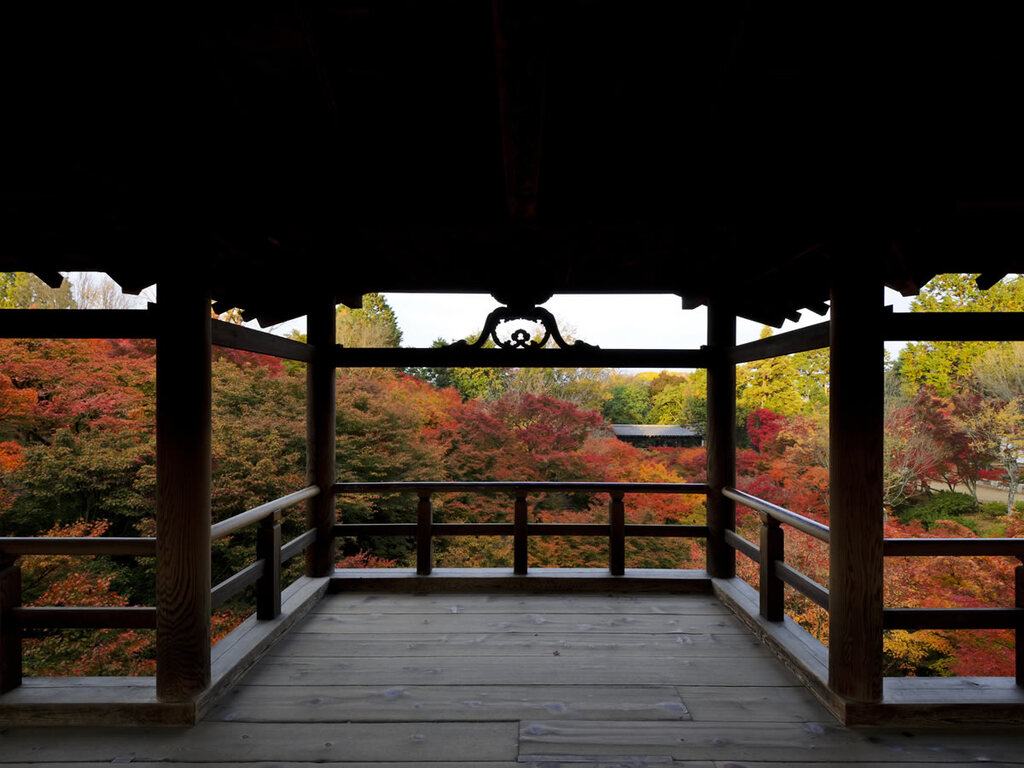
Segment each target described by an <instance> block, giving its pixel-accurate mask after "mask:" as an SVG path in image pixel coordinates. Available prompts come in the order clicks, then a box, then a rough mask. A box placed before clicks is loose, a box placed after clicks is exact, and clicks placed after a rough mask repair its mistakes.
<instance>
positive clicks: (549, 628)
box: [303, 611, 746, 637]
mask: <svg viewBox="0 0 1024 768" xmlns="http://www.w3.org/2000/svg"><path fill="white" fill-rule="evenodd" d="M303 626H304V628H305V631H307V632H325V633H336V634H345V635H382V634H416V633H420V632H425V631H431V632H439V633H441V632H445V633H447V632H477V633H480V632H501V633H509V632H528V633H532V634H546V633H558V634H562V635H565V634H575V635H576V636H578V637H585V636H586V635H588V634H592V633H601V634H603V633H624V634H630V635H635V634H660V633H673V634H692V633H697V632H714V633H717V634H725V633H728V632H732V633H734V634H743V633H744V632H745V631H746V630H745V629H744V627H743V625H742V623H740V622H739V620H737V619H736V618H735V617H734V616H728V615H720V614H719V615H704V616H701V615H680V616H673V615H671V614H664V615H659V614H624V615H621V616H616V615H614V614H596V615H593V614H587V613H578V614H577V613H559V612H557V611H551V612H545V613H523V614H513V615H510V616H504V615H501V614H473V613H456V614H449V615H444V614H419V613H410V614H405V615H395V614H372V613H371V614H362V615H354V616H348V615H346V614H338V613H330V614H328V613H314V614H313V615H311V616H310V617H309V618H308V619H307V620H306V622H305V623H304V624H303Z"/></svg>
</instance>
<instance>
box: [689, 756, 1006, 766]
mask: <svg viewBox="0 0 1024 768" xmlns="http://www.w3.org/2000/svg"><path fill="white" fill-rule="evenodd" d="M907 764H908V763H906V762H882V763H876V762H868V763H865V762H860V761H858V762H857V763H855V765H856V766H857V768H905V766H906V765H907ZM913 764H916V765H918V766H922V765H925V766H927V765H929V763H927V762H924V763H922V762H920V761H914V763H913ZM677 765H678V763H677ZM978 765H979V763H977V762H969V763H942V768H978ZM980 765H986V766H993V767H994V766H1002V768H1009V766H1015V765H1024V758H1022V759H1021V760H1020V761H1017V762H1007V761H1005V760H1000V761H999V762H998V763H980ZM835 766H836V762H835V761H833V760H829V761H827V762H811V763H800V765H799V766H794V765H793V763H791V762H788V761H787V762H772V763H765V762H762V761H760V760H759V761H757V762H751V761H750V760H744V761H743V762H742V763H737V762H736V761H735V760H716V761H715V763H714V768H835Z"/></svg>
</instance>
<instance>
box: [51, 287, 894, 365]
mask: <svg viewBox="0 0 1024 768" xmlns="http://www.w3.org/2000/svg"><path fill="white" fill-rule="evenodd" d="M78 274H80V273H71V274H70V275H69V277H71V278H72V281H74V278H75V277H76V276H77V275H78ZM385 297H386V298H387V301H388V304H390V305H391V308H392V309H393V310H394V311H395V315H396V316H397V318H398V325H399V327H400V328H401V329H402V346H405V347H429V346H430V344H431V343H432V342H433V341H434V339H437V338H439V337H441V338H444V339H447V340H448V341H454V340H456V339H463V338H465V337H467V336H470V335H473V334H477V333H479V332H480V331H481V330H482V329H483V325H484V320H485V319H486V317H487V314H488V313H489V312H490V311H491V310H492V309H495V308H496V307H498V306H499V304H498V302H497V301H495V300H494V299H493V298H492V297H491V296H490V295H488V294H469V293H435V294H426V293H387V294H385ZM153 298H154V296H153V295H152V292H151V291H149V290H147V291H145V292H143V297H142V299H141V300H140V301H139V304H140V305H143V306H144V303H145V299H148V300H153ZM885 302H886V304H892V305H893V306H894V308H895V310H896V311H897V312H905V311H907V310H909V308H910V302H911V299H908V298H904V297H902V296H900V295H899V294H898V293H896V292H895V291H892V290H890V289H888V288H886V289H885ZM542 306H543V307H544V308H545V309H547V310H549V311H550V312H552V313H553V314H554V315H555V317H556V318H557V320H558V323H559V328H560V330H561V331H562V333H563V335H567V336H571V337H573V338H576V339H581V340H583V341H585V342H587V343H589V344H597V345H598V346H600V347H603V348H605V349H628V348H639V349H698V348H699V347H700V346H701V345H702V344H705V343H707V310H706V309H705V308H703V307H701V308H698V309H691V310H684V309H683V308H682V300H681V299H680V298H679V297H678V296H675V295H672V294H657V295H623V294H614V295H558V296H554V297H552V298H551V299H550V300H549V301H547V302H546V303H544V304H543V305H542ZM826 319H828V315H827V314H826V315H825V316H824V317H821V316H819V315H816V314H814V313H813V312H804V313H802V317H801V318H800V322H798V323H793V322H790V321H788V320H787V321H786V323H785V324H784V325H783V326H782V328H781V329H776V330H775V331H774V332H775V333H782V332H785V331H789V330H793V329H794V328H802V327H803V326H806V325H813V324H815V323H820V322H822V321H823V320H826ZM246 325H250V326H256V324H255V323H246ZM256 327H258V326H256ZM293 329H297V330H299V331H303V332H304V331H305V330H306V318H305V317H300V318H297V319H295V320H293V321H291V322H288V323H282V324H280V325H278V326H274V327H271V328H265V329H264V330H267V331H271V332H273V333H277V334H281V335H285V334H288V333H290V332H291V331H292V330H293ZM760 333H761V326H760V325H759V324H758V323H754V322H751V321H749V320H743V319H740V320H739V322H738V324H737V328H736V337H737V339H736V340H737V342H738V343H740V344H742V343H744V342H747V341H753V340H755V339H757V338H758V337H759V336H760ZM903 346H904V345H903V343H902V342H888V343H887V344H886V348H887V349H888V350H889V354H890V355H891V356H893V357H894V358H895V357H896V355H897V354H898V353H899V350H900V349H901V348H902V347H903Z"/></svg>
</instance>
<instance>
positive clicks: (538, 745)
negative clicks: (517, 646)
mask: <svg viewBox="0 0 1024 768" xmlns="http://www.w3.org/2000/svg"><path fill="white" fill-rule="evenodd" d="M894 753H898V754H899V759H900V761H901V762H918V763H925V764H928V765H940V764H944V763H957V762H960V763H962V762H998V761H1004V762H1005V761H1011V762H1012V761H1019V760H1020V759H1021V755H1022V754H1024V735H1022V734H1021V733H1020V731H1019V730H1017V731H1011V730H1009V729H1007V730H1004V731H999V732H984V733H977V732H971V731H965V732H963V733H956V734H951V733H948V732H938V733H936V734H933V735H929V734H928V733H927V732H925V733H923V734H917V735H915V734H913V733H910V732H907V733H902V732H900V731H883V730H863V731H856V730H852V729H849V728H843V727H841V726H837V725H832V724H829V723H744V722H735V721H730V722H722V723H702V722H698V721H693V722H675V723H670V722H646V723H645V722H631V723H618V722H600V721H585V720H577V721H572V722H569V721H552V720H548V721H524V722H523V723H522V727H521V730H520V743H519V754H520V755H521V756H525V755H545V756H557V755H573V756H582V755H599V756H610V755H654V756H659V757H671V758H673V759H690V760H724V761H728V762H730V763H736V762H737V761H740V764H742V761H745V760H762V761H763V760H768V761H776V762H785V763H787V764H789V765H795V764H798V763H802V762H808V761H815V760H820V759H821V758H823V757H827V759H828V760H829V761H832V762H833V764H835V765H841V764H846V763H858V762H871V761H875V762H884V761H886V760H892V757H893V756H894Z"/></svg>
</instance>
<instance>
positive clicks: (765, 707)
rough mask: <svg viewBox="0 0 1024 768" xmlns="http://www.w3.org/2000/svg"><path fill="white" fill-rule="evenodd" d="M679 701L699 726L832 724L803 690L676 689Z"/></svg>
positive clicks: (742, 687)
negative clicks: (683, 703)
mask: <svg viewBox="0 0 1024 768" xmlns="http://www.w3.org/2000/svg"><path fill="white" fill-rule="evenodd" d="M677 690H678V691H679V696H680V698H681V699H682V700H683V701H684V702H685V703H686V707H687V709H688V710H689V711H690V715H691V716H692V718H693V719H694V720H697V721H702V722H719V723H726V722H745V723H755V722H765V723H802V722H835V720H834V718H833V716H832V714H831V713H830V712H829V711H828V710H827V709H825V707H823V706H822V705H821V703H820V702H819V701H818V700H817V699H816V698H814V695H813V694H812V693H811V692H810V691H808V690H807V689H806V688H804V687H803V686H781V687H777V688H768V687H763V686H750V687H747V686H737V685H732V686H723V685H705V686H690V685H686V686H679V687H678V688H677Z"/></svg>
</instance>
